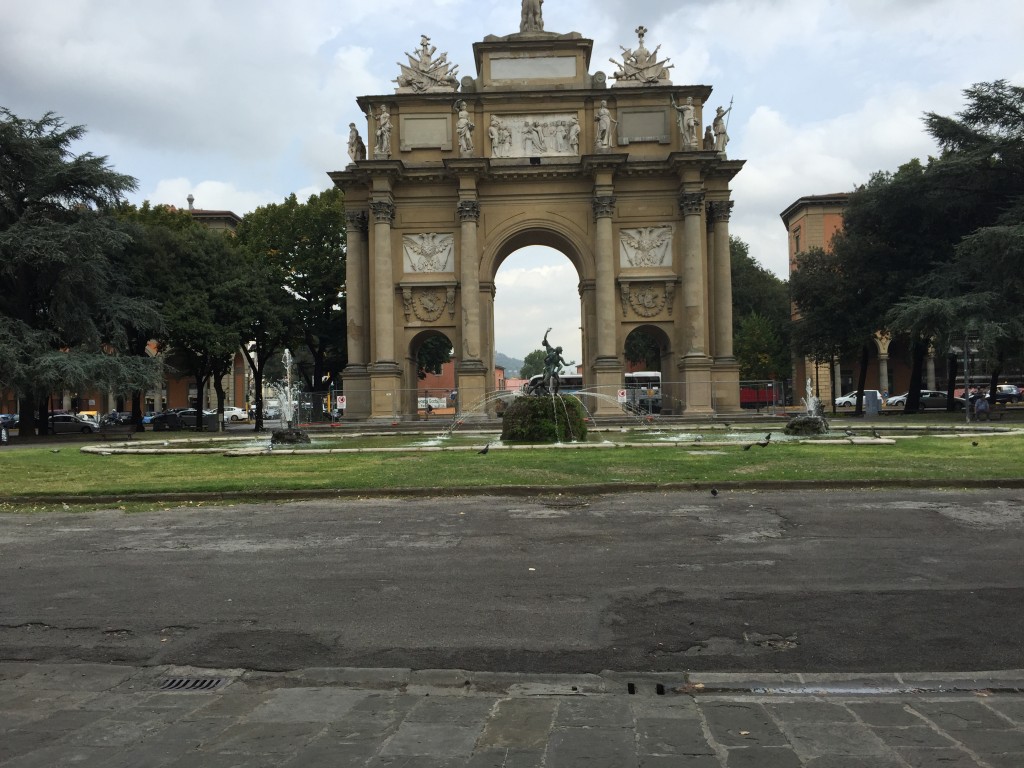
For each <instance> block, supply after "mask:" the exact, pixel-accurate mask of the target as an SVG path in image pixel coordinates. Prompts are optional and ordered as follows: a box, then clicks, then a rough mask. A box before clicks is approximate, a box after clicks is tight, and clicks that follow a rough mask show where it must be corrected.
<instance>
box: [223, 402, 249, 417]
mask: <svg viewBox="0 0 1024 768" xmlns="http://www.w3.org/2000/svg"><path fill="white" fill-rule="evenodd" d="M247 418H248V414H247V413H246V412H245V409H244V408H239V407H238V406H235V405H225V406H224V421H245V420H246V419H247Z"/></svg>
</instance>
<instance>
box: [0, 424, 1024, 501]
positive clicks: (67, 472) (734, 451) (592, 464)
mask: <svg viewBox="0 0 1024 768" xmlns="http://www.w3.org/2000/svg"><path fill="white" fill-rule="evenodd" d="M886 426H888V425H886ZM1008 426H1009V425H1008ZM859 433H860V434H868V432H865V431H864V430H860V432H859ZM705 434H706V435H707V436H706V437H705V441H706V443H705V444H701V445H697V444H694V443H691V442H678V443H674V444H668V445H661V446H656V447H646V446H627V447H615V448H613V447H608V448H592V449H573V448H572V447H568V448H557V449H545V450H503V449H500V448H498V447H494V448H492V449H491V450H490V451H489V452H488V453H487V454H486V455H480V454H478V453H477V452H476V451H475V450H470V451H461V452H455V451H442V452H412V451H409V452H406V451H396V452H387V453H370V452H367V453H333V454H311V455H294V456H292V455H281V454H270V455H255V456H231V457H228V456H223V455H220V454H208V455H194V454H182V455H159V456H154V455H119V454H111V455H97V454H89V453H82V452H81V451H80V450H79V448H80V446H79V445H68V444H65V445H63V446H62V447H61V448H60V450H56V451H55V450H54V447H53V446H48V445H45V444H44V445H41V446H40V447H38V448H37V447H34V446H32V447H28V446H23V447H19V448H17V449H0V466H2V468H3V471H2V472H0V511H25V510H26V509H31V508H32V507H35V508H47V507H49V506H50V505H56V506H57V507H58V508H63V507H62V502H64V501H67V500H71V499H72V497H74V501H75V502H76V503H81V502H82V501H87V500H88V498H89V497H94V498H96V500H97V502H99V501H100V500H101V499H102V500H104V503H106V504H107V505H108V506H109V499H111V498H115V499H125V500H126V501H129V500H131V498H132V497H133V496H134V495H136V494H154V495H157V496H161V495H170V494H196V496H197V498H201V497H202V495H203V494H225V495H227V496H229V497H232V498H238V499H243V498H244V499H259V498H260V497H261V495H264V494H266V493H267V492H287V491H296V492H303V491H321V492H323V491H329V490H335V489H336V490H339V491H343V492H346V493H351V492H358V491H367V492H375V493H379V492H381V491H383V492H387V491H396V492H409V491H415V490H417V489H423V490H426V489H440V490H443V491H445V492H448V489H454V490H455V491H458V490H459V489H467V490H468V489H474V488H481V487H486V486H497V487H509V488H511V487H514V486H546V487H550V488H552V489H561V490H565V491H570V492H571V491H572V490H573V489H574V488H577V489H579V488H583V487H593V486H605V485H608V484H616V483H623V484H650V485H669V484H672V485H679V484H683V485H686V484H695V485H698V486H702V487H703V486H707V485H709V484H719V485H723V486H727V485H728V484H730V483H766V484H770V483H779V482H792V481H799V482H808V481H814V482H824V483H829V482H834V483H840V482H850V481H856V482H869V483H870V482H878V481H884V482H892V481H899V480H905V481H911V482H935V483H939V484H943V485H953V486H955V485H957V484H960V483H964V484H966V483H967V482H976V481H979V480H990V481H992V480H994V481H999V480H1004V481H1016V480H1018V479H1019V478H1021V477H1022V459H1024V433H1016V432H1014V433H1007V432H1001V433H995V432H978V433H973V434H962V435H956V434H949V435H947V436H943V435H940V434H935V433H932V432H929V431H922V432H919V433H917V434H914V435H909V434H908V435H905V436H903V435H901V436H898V437H897V439H896V440H895V442H894V443H893V442H889V441H878V442H877V443H874V442H870V443H868V444H851V443H847V442H844V443H841V444H820V443H819V444H815V443H801V442H772V443H771V444H769V445H768V446H767V447H764V448H762V447H760V446H757V445H754V446H753V448H752V449H750V450H743V445H744V444H748V443H744V442H733V443H728V444H721V445H719V444H713V440H714V439H715V437H716V436H715V435H713V434H711V433H705ZM762 434H763V433H762V432H761V431H757V432H751V435H752V438H751V440H756V439H758V438H759V437H760V436H761V435H762ZM894 434H895V433H894ZM135 442H141V441H135ZM147 503H151V502H147Z"/></svg>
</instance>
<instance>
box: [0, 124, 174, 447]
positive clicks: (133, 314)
mask: <svg viewBox="0 0 1024 768" xmlns="http://www.w3.org/2000/svg"><path fill="white" fill-rule="evenodd" d="M84 135H85V129H84V127H82V126H70V127H69V126H66V125H65V123H64V121H63V120H62V119H61V118H59V117H58V116H56V115H54V114H52V113H47V114H45V115H43V117H42V118H40V119H38V120H27V119H22V118H19V117H17V116H16V115H14V114H13V113H11V112H10V111H9V110H7V109H4V108H0V284H2V285H3V291H0V387H3V388H6V389H13V390H15V391H16V392H17V393H18V394H19V397H20V399H21V408H20V410H21V429H20V434H22V435H28V434H31V433H32V432H33V430H34V429H35V426H36V418H35V417H36V416H38V417H39V420H41V421H42V423H45V418H46V416H45V414H46V403H47V400H48V396H49V394H50V393H52V392H60V391H72V392H73V391H76V390H79V389H83V388H86V387H90V388H105V389H112V390H114V391H125V390H131V389H135V388H138V387H144V386H147V385H151V384H153V383H155V382H156V381H158V380H159V374H160V369H159V362H158V361H156V360H152V359H149V358H146V359H144V358H140V357H137V356H133V355H121V354H118V353H119V352H122V351H124V350H125V349H126V347H127V346H128V340H127V335H126V329H128V328H130V327H131V326H132V325H133V323H136V322H137V321H138V320H139V319H140V318H152V316H153V310H154V307H153V305H152V303H151V302H147V301H146V300H144V299H141V298H138V297H133V296H131V295H127V294H126V292H125V291H123V290H121V289H120V286H119V280H120V275H119V274H118V270H117V268H116V259H117V257H118V256H119V254H121V253H122V252H123V249H124V248H125V246H126V245H127V244H128V242H129V241H130V238H129V235H128V234H127V232H126V231H125V228H124V227H123V225H122V224H121V222H120V221H119V220H118V219H117V218H115V217H114V216H112V215H111V211H112V209H113V208H114V207H115V206H116V205H117V204H118V203H119V202H120V201H121V199H122V197H123V195H124V194H125V193H127V192H129V191H131V190H133V189H134V188H135V180H134V179H133V178H132V177H130V176H126V175H124V174H120V173H117V172H115V171H114V170H113V169H112V168H111V167H110V166H109V165H108V164H107V160H106V158H105V157H97V156H95V155H93V154H91V153H88V152H86V153H84V154H81V155H75V154H74V153H73V152H72V149H71V148H72V145H73V144H74V143H75V142H77V141H79V140H81V139H82V138H83V137H84Z"/></svg>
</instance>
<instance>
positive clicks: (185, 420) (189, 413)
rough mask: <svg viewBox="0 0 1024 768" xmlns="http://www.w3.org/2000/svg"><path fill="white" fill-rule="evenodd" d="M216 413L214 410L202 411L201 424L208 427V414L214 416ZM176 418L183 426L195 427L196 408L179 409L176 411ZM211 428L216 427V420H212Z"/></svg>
mask: <svg viewBox="0 0 1024 768" xmlns="http://www.w3.org/2000/svg"><path fill="white" fill-rule="evenodd" d="M216 415H217V412H216V411H206V410H204V411H203V424H204V425H205V426H207V427H209V417H210V416H214V417H215V416H216ZM178 418H179V419H180V420H181V424H182V426H185V427H195V425H196V409H195V408H185V409H183V410H180V411H178ZM213 428H214V429H216V428H217V424H216V422H214V424H213Z"/></svg>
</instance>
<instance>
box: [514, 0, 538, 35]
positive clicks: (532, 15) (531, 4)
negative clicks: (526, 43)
mask: <svg viewBox="0 0 1024 768" xmlns="http://www.w3.org/2000/svg"><path fill="white" fill-rule="evenodd" d="M543 3H544V0H523V14H522V18H521V19H520V20H519V31H520V32H543V31H544V16H543V14H542V13H541V5H542V4H543Z"/></svg>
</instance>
